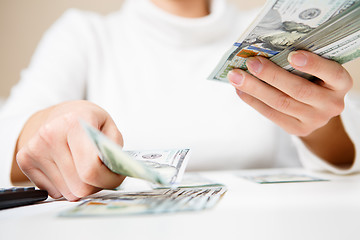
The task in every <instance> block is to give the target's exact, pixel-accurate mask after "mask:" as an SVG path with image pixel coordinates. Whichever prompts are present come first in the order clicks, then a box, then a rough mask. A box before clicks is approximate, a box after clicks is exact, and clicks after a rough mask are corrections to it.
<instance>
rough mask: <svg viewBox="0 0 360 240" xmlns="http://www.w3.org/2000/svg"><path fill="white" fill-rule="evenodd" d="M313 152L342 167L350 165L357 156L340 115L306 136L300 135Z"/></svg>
mask: <svg viewBox="0 0 360 240" xmlns="http://www.w3.org/2000/svg"><path fill="white" fill-rule="evenodd" d="M300 139H301V140H302V141H303V142H304V144H305V145H306V146H307V147H308V148H309V150H310V151H311V152H313V153H314V154H316V155H317V156H318V157H320V158H322V159H324V160H326V161H327V162H329V163H331V164H333V165H334V166H337V167H340V168H348V167H350V166H351V165H352V164H353V162H354V158H355V147H354V144H353V143H352V141H351V139H350V138H349V136H348V135H347V133H346V131H345V129H344V126H343V124H342V121H341V118H340V116H337V117H334V118H332V119H331V120H330V121H329V122H328V123H327V124H326V125H325V126H323V127H322V128H319V129H317V130H316V131H314V132H313V133H311V134H310V135H308V136H306V137H300Z"/></svg>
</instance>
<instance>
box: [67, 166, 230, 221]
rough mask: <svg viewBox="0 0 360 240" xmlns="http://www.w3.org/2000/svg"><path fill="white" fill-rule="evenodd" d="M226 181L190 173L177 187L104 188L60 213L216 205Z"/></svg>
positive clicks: (193, 208) (177, 209)
mask: <svg viewBox="0 0 360 240" xmlns="http://www.w3.org/2000/svg"><path fill="white" fill-rule="evenodd" d="M226 191H227V189H226V187H225V186H224V185H222V184H219V183H214V182H213V181H211V180H208V179H206V178H204V177H202V176H201V175H198V174H192V173H190V174H189V173H187V174H185V176H184V180H183V181H182V182H181V184H179V185H178V186H177V187H176V188H165V187H161V186H159V187H158V188H155V189H152V190H147V191H126V190H120V191H110V190H106V191H103V192H104V193H99V194H98V195H97V196H96V195H95V196H89V197H88V198H85V199H83V200H81V203H80V204H79V205H77V206H75V207H72V208H70V209H66V210H65V211H63V212H61V213H60V216H61V217H89V216H127V215H140V214H160V213H175V212H183V211H199V210H204V209H210V208H212V207H214V206H215V205H216V204H217V203H218V202H219V200H220V199H221V198H222V197H223V195H224V194H225V193H226Z"/></svg>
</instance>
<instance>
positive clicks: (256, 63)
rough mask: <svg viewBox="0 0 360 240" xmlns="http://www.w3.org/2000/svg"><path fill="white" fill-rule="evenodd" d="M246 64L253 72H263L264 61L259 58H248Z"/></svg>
mask: <svg viewBox="0 0 360 240" xmlns="http://www.w3.org/2000/svg"><path fill="white" fill-rule="evenodd" d="M246 66H247V68H248V69H249V71H250V72H251V73H255V74H258V73H260V72H261V69H262V66H263V65H262V63H261V62H260V60H259V59H257V58H248V59H247V60H246Z"/></svg>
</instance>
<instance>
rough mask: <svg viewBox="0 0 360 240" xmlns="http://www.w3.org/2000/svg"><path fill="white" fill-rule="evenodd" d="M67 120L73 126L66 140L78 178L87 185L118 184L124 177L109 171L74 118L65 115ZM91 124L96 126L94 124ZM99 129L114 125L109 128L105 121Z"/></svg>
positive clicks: (113, 186)
mask: <svg viewBox="0 0 360 240" xmlns="http://www.w3.org/2000/svg"><path fill="white" fill-rule="evenodd" d="M67 121H70V122H72V123H73V124H70V125H72V126H73V128H71V129H69V132H68V135H67V142H68V144H69V149H70V151H71V155H72V156H73V159H74V164H75V168H76V170H77V173H78V174H79V176H80V179H81V180H82V181H83V182H85V183H87V184H89V185H92V186H96V187H99V188H109V189H111V188H115V187H117V186H119V185H120V184H121V182H122V181H123V180H124V178H125V177H124V176H122V175H119V174H116V173H114V172H112V171H110V170H109V169H108V168H107V167H106V166H105V165H104V164H103V162H102V161H101V160H100V159H99V157H98V152H97V150H96V148H95V147H94V145H93V144H92V143H91V142H90V140H89V139H88V136H87V135H86V133H85V131H84V130H83V129H82V127H81V126H80V124H79V121H78V120H77V119H76V118H74V117H72V116H67ZM92 125H93V126H94V125H95V126H96V124H92ZM101 129H102V131H104V132H107V131H110V129H114V127H111V128H110V127H109V125H108V124H106V123H105V124H103V125H102V127H101ZM116 139H117V141H119V140H120V137H119V136H118V137H117V138H116ZM121 141H122V138H121Z"/></svg>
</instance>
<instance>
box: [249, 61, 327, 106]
mask: <svg viewBox="0 0 360 240" xmlns="http://www.w3.org/2000/svg"><path fill="white" fill-rule="evenodd" d="M246 64H247V67H248V69H249V71H250V73H251V74H253V75H254V76H256V77H257V78H259V79H261V80H263V81H264V82H266V83H268V84H269V85H271V86H273V87H275V88H277V89H279V90H281V91H282V92H284V93H286V94H287V95H289V96H290V97H292V98H294V99H296V100H298V101H300V102H303V103H306V104H308V105H315V106H318V107H321V106H320V105H319V104H322V103H323V102H324V101H326V99H328V98H329V96H331V94H329V92H330V90H328V89H326V88H323V87H321V86H319V85H317V84H315V83H312V82H310V81H308V80H306V79H304V78H302V77H299V76H297V75H295V74H292V73H290V72H288V71H286V70H285V69H282V68H280V67H279V66H277V65H276V64H275V63H273V62H271V61H270V60H268V59H265V58H262V57H255V58H249V59H248V60H247V61H246Z"/></svg>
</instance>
